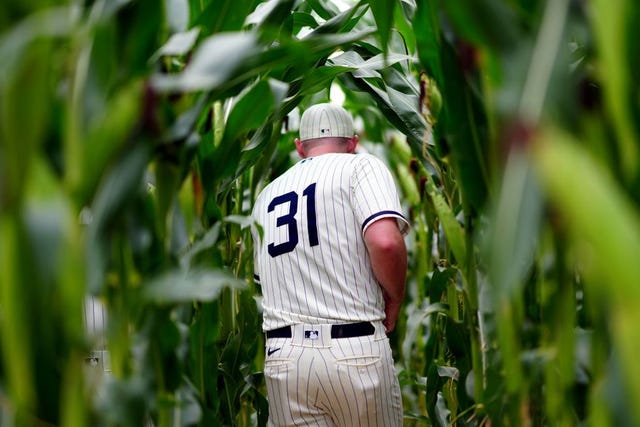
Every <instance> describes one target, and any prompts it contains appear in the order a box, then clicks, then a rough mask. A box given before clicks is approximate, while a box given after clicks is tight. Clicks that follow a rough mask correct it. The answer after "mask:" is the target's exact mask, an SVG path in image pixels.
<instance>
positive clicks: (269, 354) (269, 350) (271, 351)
mask: <svg viewBox="0 0 640 427" xmlns="http://www.w3.org/2000/svg"><path fill="white" fill-rule="evenodd" d="M281 348H282V347H278V348H273V349H272V348H269V349H268V350H267V356H271V355H272V354H273V353H275V352H276V351H278V350H280V349H281Z"/></svg>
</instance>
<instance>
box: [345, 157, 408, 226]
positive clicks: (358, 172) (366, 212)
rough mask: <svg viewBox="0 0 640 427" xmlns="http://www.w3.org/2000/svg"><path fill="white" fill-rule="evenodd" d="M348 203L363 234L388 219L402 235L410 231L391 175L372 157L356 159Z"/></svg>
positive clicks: (381, 163) (384, 166) (383, 165)
mask: <svg viewBox="0 0 640 427" xmlns="http://www.w3.org/2000/svg"><path fill="white" fill-rule="evenodd" d="M351 200H352V205H353V209H354V212H355V215H356V218H357V220H358V221H359V223H360V225H361V232H362V234H364V232H365V231H366V230H367V228H368V227H369V226H370V225H371V224H373V223H374V222H375V221H377V220H379V219H382V218H389V217H391V218H396V220H397V222H398V228H399V229H400V232H401V233H402V234H406V233H407V232H408V231H409V222H408V221H407V220H406V218H405V217H404V215H403V214H402V209H401V207H400V199H399V196H398V190H397V188H396V184H395V182H394V180H393V177H392V176H391V172H390V171H389V169H388V168H387V166H386V165H385V164H384V163H383V162H382V161H381V160H380V159H378V158H376V157H374V156H373V155H370V154H358V155H357V159H356V162H355V165H354V168H353V173H352V176H351Z"/></svg>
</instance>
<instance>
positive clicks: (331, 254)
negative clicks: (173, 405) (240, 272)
mask: <svg viewBox="0 0 640 427" xmlns="http://www.w3.org/2000/svg"><path fill="white" fill-rule="evenodd" d="M313 183H316V191H315V208H316V209H315V210H316V215H317V229H318V238H319V244H318V245H317V246H311V245H310V243H309V233H308V232H307V226H306V224H307V221H306V216H307V212H306V207H307V206H306V205H307V203H306V202H307V201H306V200H305V197H298V202H297V213H296V215H295V216H294V217H295V219H296V223H297V224H296V226H297V227H296V231H297V234H298V236H299V242H298V244H297V245H296V246H295V249H294V250H293V251H291V252H288V253H285V254H282V255H279V256H276V257H272V256H270V255H269V253H268V247H267V245H268V243H270V242H276V243H280V242H286V241H288V239H289V238H290V236H289V229H288V227H286V226H279V227H277V226H276V220H277V218H278V217H281V216H283V215H286V214H287V213H288V212H289V211H290V209H291V207H290V203H283V204H281V205H278V206H277V207H276V208H275V209H274V211H272V212H271V213H269V212H268V205H269V203H270V202H271V201H272V200H273V199H274V198H275V197H277V196H279V195H282V194H286V193H288V192H291V191H293V192H294V193H296V194H298V195H302V193H303V191H304V189H305V188H307V187H308V186H309V185H311V184H313ZM374 215H377V216H376V217H375V219H380V218H385V217H396V218H398V220H399V223H400V224H401V225H402V229H403V230H405V229H406V228H407V227H408V226H407V223H406V221H405V220H404V218H403V217H402V215H401V213H400V205H399V201H398V195H397V192H396V189H395V185H394V182H393V179H392V177H391V174H390V173H389V171H388V170H387V168H386V166H385V165H384V164H383V163H382V162H381V161H380V160H379V159H377V158H375V157H373V156H371V155H369V154H358V155H352V154H325V155H323V156H318V157H315V158H310V159H305V160H302V161H301V162H298V163H297V164H296V165H295V166H294V167H292V168H291V169H290V170H289V171H287V172H286V173H285V174H283V175H282V176H281V177H279V178H278V179H276V180H275V181H274V182H273V183H271V184H270V185H269V186H267V187H266V188H265V189H264V190H263V191H262V193H261V194H260V196H259V197H258V200H257V201H256V204H255V206H254V210H253V217H254V219H255V220H256V221H257V222H258V223H259V224H260V225H261V226H262V228H263V230H264V240H263V241H262V244H260V239H259V237H258V236H257V235H255V236H254V239H255V241H256V242H257V244H256V245H255V248H256V254H255V259H256V265H255V271H256V274H257V275H258V277H259V281H260V283H261V284H262V292H263V297H264V298H263V307H264V324H263V327H264V330H271V329H276V328H279V327H281V326H286V325H291V324H295V323H345V322H358V321H373V320H382V319H384V302H383V298H382V290H381V288H380V286H379V284H378V283H377V281H376V279H375V277H374V275H373V271H372V269H371V264H370V261H369V257H368V254H367V250H366V247H365V244H364V239H363V237H362V234H361V233H358V232H357V231H355V230H362V233H364V231H365V230H366V227H367V226H368V225H370V224H371V219H370V218H371V217H372V216H374ZM367 220H369V222H367Z"/></svg>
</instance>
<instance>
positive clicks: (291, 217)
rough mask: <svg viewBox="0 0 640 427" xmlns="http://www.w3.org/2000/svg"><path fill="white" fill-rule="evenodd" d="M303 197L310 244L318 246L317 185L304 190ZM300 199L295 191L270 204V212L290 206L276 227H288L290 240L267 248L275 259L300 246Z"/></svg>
mask: <svg viewBox="0 0 640 427" xmlns="http://www.w3.org/2000/svg"><path fill="white" fill-rule="evenodd" d="M302 197H303V198H306V201H307V232H308V233H309V244H310V245H311V246H317V245H318V243H319V242H318V225H317V223H316V184H315V183H313V184H311V185H309V186H308V187H307V188H305V189H304V191H303V192H302ZM298 199H299V196H298V194H297V193H296V192H295V191H290V192H288V193H285V194H283V195H281V196H278V197H274V198H273V200H271V203H269V207H268V212H273V210H274V209H275V208H276V206H278V205H282V204H285V203H288V204H289V210H288V211H287V212H286V213H285V214H284V215H281V216H279V217H277V218H276V227H285V226H286V227H287V229H288V230H287V231H288V234H289V238H288V239H287V240H286V241H284V242H282V243H279V244H277V245H276V244H275V243H273V242H272V243H269V245H268V246H267V248H268V250H269V255H271V257H273V258H275V257H277V256H278V255H282V254H286V253H287V252H291V251H292V250H294V249H295V247H296V245H297V244H298V221H297V220H296V218H295V215H296V213H297V212H298Z"/></svg>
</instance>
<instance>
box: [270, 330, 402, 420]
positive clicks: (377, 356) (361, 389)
mask: <svg viewBox="0 0 640 427" xmlns="http://www.w3.org/2000/svg"><path fill="white" fill-rule="evenodd" d="M314 326H315V327H316V328H318V327H319V329H320V335H321V336H322V335H323V334H326V333H328V331H329V329H328V328H325V327H324V326H329V325H314ZM304 328H305V326H304V325H297V326H296V329H297V330H296V329H294V337H293V339H288V338H272V339H268V340H267V355H266V358H265V359H266V362H265V368H264V374H265V378H266V379H267V381H266V382H267V394H268V396H269V408H270V413H269V425H270V426H294V425H312V426H345V427H347V426H349V427H358V426H360V427H370V426H371V427H375V426H380V427H394V426H401V425H402V400H401V399H402V398H401V394H400V387H399V384H398V380H397V376H396V371H395V368H394V367H393V359H392V354H391V347H390V345H389V340H388V338H387V337H386V336H385V334H384V327H383V326H382V324H381V323H377V328H376V329H377V331H378V332H377V333H376V334H375V335H372V336H366V337H356V338H347V339H344V338H341V339H333V340H332V339H330V338H328V339H322V337H321V338H320V340H318V341H311V340H305V339H304V338H302V337H301V336H300V334H301V333H302V332H303V331H304ZM296 334H297V336H298V338H296ZM310 348H312V349H313V350H314V351H309V349H310ZM274 350H275V351H274ZM269 351H274V352H273V353H272V354H271V355H270V354H269Z"/></svg>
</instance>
